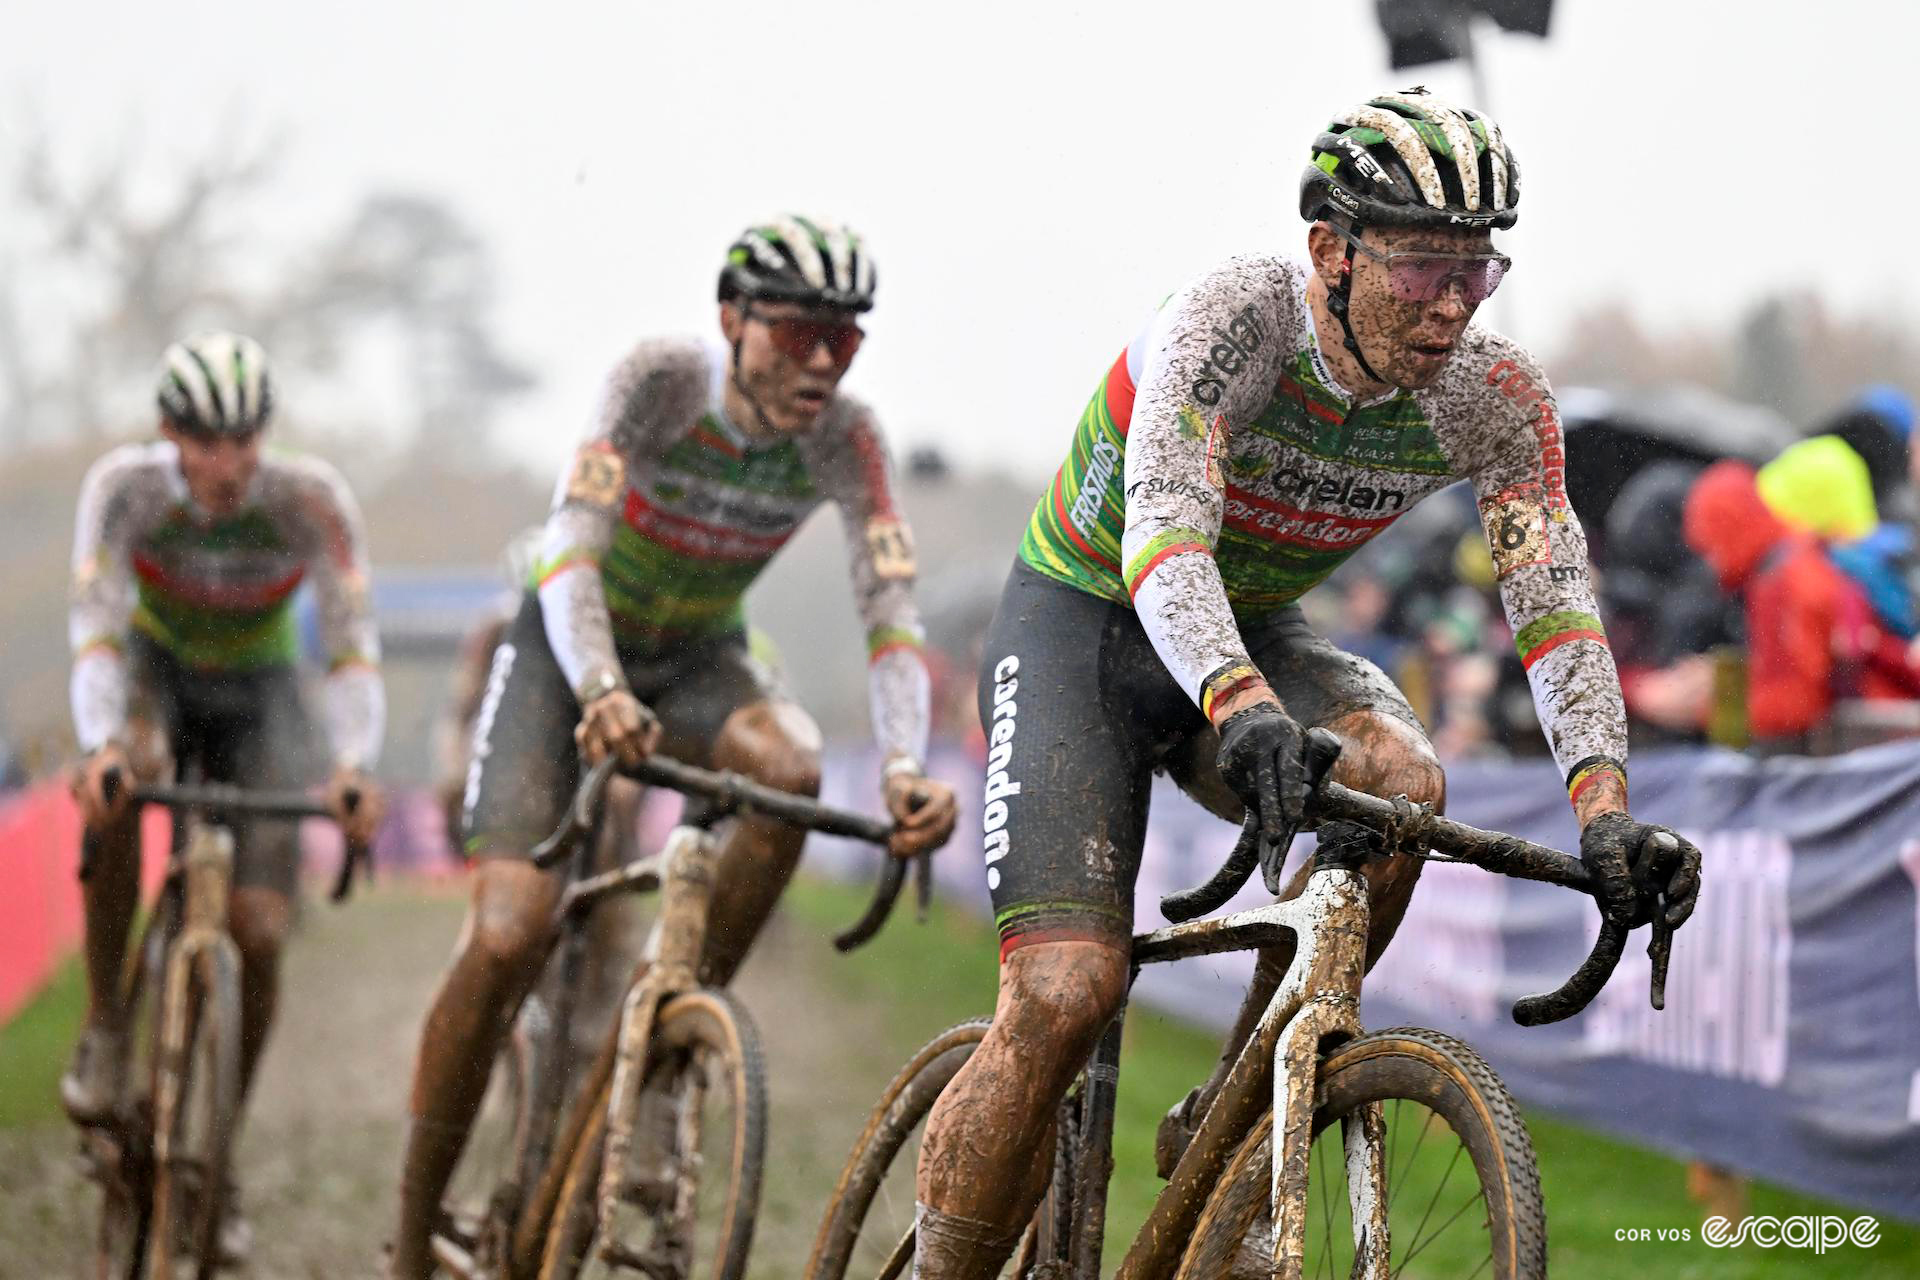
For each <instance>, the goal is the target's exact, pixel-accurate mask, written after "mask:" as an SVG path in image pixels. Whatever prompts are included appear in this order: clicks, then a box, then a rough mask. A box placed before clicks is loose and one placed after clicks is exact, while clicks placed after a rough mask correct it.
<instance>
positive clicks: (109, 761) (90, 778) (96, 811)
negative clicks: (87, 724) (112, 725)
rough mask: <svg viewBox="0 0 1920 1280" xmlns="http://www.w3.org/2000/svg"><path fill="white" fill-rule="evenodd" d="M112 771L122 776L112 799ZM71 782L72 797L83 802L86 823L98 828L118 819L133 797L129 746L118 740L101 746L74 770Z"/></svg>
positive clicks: (81, 810) (82, 808)
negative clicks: (109, 777)
mask: <svg viewBox="0 0 1920 1280" xmlns="http://www.w3.org/2000/svg"><path fill="white" fill-rule="evenodd" d="M110 771H117V772H118V773H119V776H120V787H119V790H118V791H116V792H115V793H114V796H113V799H112V800H111V801H109V800H108V799H107V795H106V786H105V782H106V777H107V774H108V772H110ZM72 785H73V798H74V799H75V800H77V801H79V802H80V816H81V817H82V818H83V819H84V820H85V822H86V824H87V826H89V827H91V828H95V829H98V828H100V827H102V826H105V825H106V824H107V823H109V822H113V821H116V820H118V819H119V818H120V817H121V816H122V815H124V814H125V813H126V811H127V806H128V805H129V804H131V803H132V801H133V764H132V762H131V761H130V760H129V759H128V757H127V750H126V748H125V747H123V746H121V745H120V744H119V743H117V742H109V743H106V744H104V745H103V746H101V747H100V748H98V749H97V750H96V751H94V753H93V754H92V755H90V756H88V757H87V758H86V759H85V760H82V761H81V762H80V765H79V767H78V768H76V769H75V770H74V771H73V784H72Z"/></svg>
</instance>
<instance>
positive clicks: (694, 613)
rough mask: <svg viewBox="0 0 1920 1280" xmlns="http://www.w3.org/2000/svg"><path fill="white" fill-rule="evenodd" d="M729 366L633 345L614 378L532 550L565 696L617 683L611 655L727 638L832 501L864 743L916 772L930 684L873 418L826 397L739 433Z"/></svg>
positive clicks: (692, 350)
mask: <svg viewBox="0 0 1920 1280" xmlns="http://www.w3.org/2000/svg"><path fill="white" fill-rule="evenodd" d="M727 369H728V351H727V349H726V348H725V347H723V346H720V345H718V344H705V343H700V342H695V341H691V340H681V341H673V340H668V341H655V342H647V343H643V344H641V345H640V346H639V347H638V348H636V349H635V350H634V351H633V352H632V353H631V354H630V355H629V356H628V357H627V358H626V359H625V360H623V361H622V362H621V363H620V364H619V366H618V367H616V368H615V369H614V371H613V373H612V375H611V377H610V378H609V379H608V382H607V385H606V388H605V391H604V393H603V395H602V398H601V402H600V405H599V408H598V410H597V411H596V414H595V420H594V423H593V427H592V434H591V436H590V438H589V439H588V440H587V442H586V443H585V444H584V445H582V446H581V447H580V448H579V450H578V451H577V452H576V453H575V455H574V458H573V460H572V462H571V463H570V464H569V465H568V467H567V469H566V471H565V472H564V473H563V474H562V476H561V478H560V483H559V485H558V487H557V488H556V490H555V493H554V505H553V511H552V514H551V516H550V517H549V518H548V521H547V527H546V532H545V535H544V540H543V544H542V548H541V563H540V566H539V568H538V570H537V577H538V587H539V591H540V603H541V605H542V608H543V612H544V616H545V620H546V631H547V637H548V639H549V641H550V643H551V644H552V647H553V652H554V657H555V658H556V659H558V661H559V663H560V667H561V670H562V671H563V672H564V673H565V674H566V677H567V680H568V683H569V684H571V685H572V687H573V688H574V690H575V691H576V693H578V692H580V691H582V690H585V689H588V688H589V687H590V686H591V687H597V686H599V685H601V684H602V683H603V682H605V681H606V680H608V679H611V680H613V681H615V682H618V683H622V684H624V682H625V680H624V676H623V674H622V672H621V655H623V654H624V655H627V656H629V657H632V658H646V657H651V656H655V655H658V654H661V653H664V652H667V651H669V650H672V649H675V648H679V647H682V646H684V645H686V644H688V643H698V642H700V641H701V640H702V639H706V638H718V637H723V636H727V635H731V634H733V633H737V632H739V631H740V630H742V629H743V627H744V625H745V618H744V614H743V611H742V604H741V602H742V598H743V597H744V595H745V594H746V590H747V587H748V586H749V585H750V584H751V583H752V582H753V580H754V579H755V578H757V577H758V576H759V575H760V571H761V570H762V569H763V568H765V567H766V564H767V562H768V561H769V560H771V559H772V558H773V555H774V553H775V552H777V551H778V550H779V549H780V548H781V547H782V546H784V545H785V544H786V541H787V539H788V538H790V537H792V536H793V534H794V532H795V531H796V530H797V529H799V527H800V525H801V522H802V521H804V520H805V519H806V518H807V516H808V515H809V514H810V513H811V512H812V511H813V510H814V508H816V507H818V506H819V505H820V504H822V503H824V502H832V503H834V504H835V505H836V506H838V507H839V508H840V513H841V517H842V520H843V523H844V525H845V529H846V536H847V547H848V558H849V561H850V563H851V568H852V574H853V590H854V598H855V601H856V603H857V605H858V607H859V610H860V616H861V619H862V621H863V622H864V623H865V626H866V632H867V653H868V670H869V680H870V686H871V694H872V702H873V726H874V736H875V738H876V739H877V740H878V741H879V743H880V746H881V748H882V749H883V750H884V751H885V752H886V753H888V754H889V755H902V756H908V757H911V758H912V759H914V760H920V759H922V758H923V757H924V756H925V753H926V740H927V720H928V683H927V670H926V665H925V662H924V661H923V658H922V655H921V639H922V635H921V628H920V621H919V615H918V614H917V612H916V611H915V608H914V604H913V579H914V557H913V544H912V539H911V535H910V533H909V531H908V528H907V524H906V521H905V520H904V519H903V518H902V517H901V514H900V512H899V511H898V510H897V509H896V508H895V506H894V502H893V492H892V485H891V481H890V479H889V476H888V471H889V464H888V459H887V452H886V447H885V446H884V445H883V444H882V442H881V439H880V432H879V428H878V427H877V426H876V425H875V423H874V419H873V415H872V413H871V412H870V411H869V410H868V409H867V408H866V406H864V405H862V404H860V403H859V402H857V401H855V400H853V399H851V398H849V397H847V396H845V395H835V396H833V397H832V398H830V399H829V400H828V402H827V404H826V407H825V408H823V409H822V410H821V411H820V416H819V418H818V419H817V420H816V421H815V423H814V425H813V426H812V427H811V428H809V429H808V430H807V431H805V432H802V433H800V434H798V435H794V436H781V437H778V438H772V439H765V438H760V437H755V436H750V435H748V434H747V433H746V432H744V431H742V430H741V429H740V428H739V427H737V426H735V425H734V424H733V423H732V422H731V421H730V420H729V419H728V417H727V414H726V411H725V408H724V405H723V393H724V389H725V381H724V380H725V378H726V376H727Z"/></svg>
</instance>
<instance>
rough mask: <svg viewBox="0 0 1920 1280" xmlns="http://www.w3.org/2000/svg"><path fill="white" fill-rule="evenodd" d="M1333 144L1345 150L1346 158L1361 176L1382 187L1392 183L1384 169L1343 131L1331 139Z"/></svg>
mask: <svg viewBox="0 0 1920 1280" xmlns="http://www.w3.org/2000/svg"><path fill="white" fill-rule="evenodd" d="M1333 145H1335V146H1336V147H1339V148H1340V150H1342V151H1344V152H1346V154H1347V159H1349V160H1351V161H1353V167H1354V168H1356V169H1358V170H1359V171H1360V176H1361V177H1363V178H1370V179H1372V180H1373V181H1374V182H1376V183H1378V184H1379V185H1381V186H1383V187H1390V186H1392V185H1393V179H1392V178H1390V177H1388V176H1387V171H1386V169H1385V168H1383V167H1382V166H1381V164H1380V162H1379V161H1378V160H1375V159H1374V158H1373V156H1372V155H1371V154H1370V153H1369V152H1368V151H1367V149H1366V148H1365V147H1363V146H1361V145H1360V144H1359V143H1358V142H1356V141H1355V140H1354V139H1353V138H1352V137H1350V136H1348V135H1347V134H1344V133H1343V134H1341V135H1339V136H1338V137H1336V138H1335V139H1334V140H1333Z"/></svg>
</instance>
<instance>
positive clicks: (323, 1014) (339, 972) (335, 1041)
mask: <svg viewBox="0 0 1920 1280" xmlns="http://www.w3.org/2000/svg"><path fill="white" fill-rule="evenodd" d="M462 905H463V904H462V899H461V898H460V897H459V896H458V890H457V889H453V890H447V891H442V892H437V893H429V892H425V891H422V890H419V889H417V888H416V889H411V890H406V889H387V890H384V891H380V892H375V893H370V894H365V895H363V896H362V897H361V898H359V899H358V900H356V901H355V902H354V903H353V904H351V906H350V907H349V908H348V909H344V910H335V909H332V908H330V907H328V906H326V905H324V904H319V903H316V904H313V905H312V906H311V909H310V910H309V911H308V912H307V918H306V923H305V925H304V927H303V929H302V932H301V934H300V935H299V937H298V938H297V940H296V943H295V945H294V946H293V947H292V949H291V950H290V952H289V954H288V957H287V962H286V988H285V994H284V999H283V1004H282V1009H283V1011H284V1013H283V1021H282V1023H281V1025H280V1027H279V1029H278V1031H277V1033H276V1036H275V1040H274V1042H273V1043H272V1045H271V1046H270V1047H269V1049H268V1053H267V1058H266V1060H265V1062H264V1064H263V1066H262V1068H261V1078H260V1081H259V1085H258V1089H257V1094H256V1097H255V1100H254V1103H253V1106H252V1109H251V1115H250V1118H249V1121H248V1127H247V1130H246V1132H245V1134H244V1137H243V1139H242V1143H241V1148H240V1173H241V1180H242V1185H243V1186H244V1187H245V1189H246V1205H247V1209H248V1213H249V1215H250V1216H251V1218H252V1219H253V1222H254V1226H255V1229H256V1233H257V1244H256V1248H255V1257H254V1261H253V1265H252V1266H251V1267H250V1268H249V1269H248V1272H247V1273H246V1274H248V1275H250V1276H253V1277H270V1278H274V1280H278V1278H279V1277H290V1278H291V1277H298V1278H301V1280H305V1278H307V1277H311V1278H313V1280H320V1278H322V1277H325V1278H327V1280H334V1278H336V1277H349V1276H351V1277H370V1276H374V1275H376V1274H377V1270H378V1259H379V1250H380V1246H381V1244H382V1242H384V1241H385V1239H386V1238H387V1233H388V1232H389V1230H390V1228H391V1218H392V1203H393V1195H394V1187H395V1184H396V1180H397V1176H398V1162H399V1152H400V1140H401V1121H402V1115H403V1112H404V1108H405V1098H406V1090H407V1083H408V1076H409V1072H410V1070H411V1063H412V1056H413V1051H414V1048H415V1044H416V1038H417V1035H418V1032H419V1026H420V1019H421V1016H422V1014H423V1012H424V1010H425V1006H426V1001H427V998H428V995H429V993H430V992H431V990H432V988H433V985H434V982H435V980H436V978H437V977H438V975H439V973H440V970H441V967H442V965H443V964H444V963H445V961H446V958H447V956H448V954H449V952H450V950H451V947H452V944H453V939H454V934H455V931H456V929H457V927H458V925H459V921H460V916H461V910H462ZM829 932H830V929H829V928H828V926H826V925H825V924H822V923H819V922H817V921H814V922H805V921H802V920H799V919H795V918H791V917H784V916H783V917H782V918H779V919H776V920H775V922H774V923H773V924H772V925H771V926H770V927H769V931H768V933H767V935H766V937H765V938H764V939H763V940H762V943H761V947H760V949H759V950H758V951H757V952H756V953H755V954H754V956H753V957H752V959H751V960H750V961H749V963H748V965H747V967H746V969H745V971H744V973H743V974H742V978H741V981H740V982H739V984H738V987H737V989H738V991H739V994H740V995H741V996H742V998H743V999H744V1000H745V1001H746V1003H747V1005H748V1007H749V1008H750V1009H751V1010H752V1011H753V1013H754V1015H755V1017H756V1020H757V1021H758V1023H759V1025H760V1027H761V1029H762V1033H763V1038H764V1040H765V1042H766V1048H767V1055H768V1060H769V1061H768V1065H769V1080H770V1097H771V1102H772V1116H773V1120H772V1126H771V1129H770V1134H769V1151H768V1165H767V1169H768V1178H767V1185H766V1190H765V1193H764V1197H763V1201H762V1212H761V1219H760V1228H759V1232H758V1235H757V1239H756V1245H755V1250H754V1252H755V1258H756V1265H755V1267H754V1269H753V1273H752V1274H753V1275H754V1276H755V1277H767V1278H768V1280H771V1278H772V1277H792V1276H795V1275H798V1274H799V1271H800V1268H801V1265H802V1264H803V1263H804V1261H805V1256H806V1251H807V1248H808V1246H809V1245H810V1243H811V1240H812V1235H813V1231H814V1227H815V1225H816V1223H817V1221H818V1217H819V1214H820V1211H821V1208H822V1205H823V1202H824V1198H825V1196H826V1194H827V1192H828V1190H829V1189H830V1188H831V1186H832V1184H833V1180H834V1178H835V1176H836V1175H837V1173H838V1171H839V1167H840V1162H841V1161H842V1160H843V1159H844V1157H845V1154H846V1150H847V1147H848V1145H849V1144H850V1142H851V1141H852V1138H853V1136H854V1135H855V1134H856V1133H857V1132H858V1129H859V1126H860V1124H861V1122H862V1120H863V1119H864V1117H865V1113H866V1108H867V1107H868V1106H869V1105H870V1104H871V1102H872V1100H873V1098H874V1097H875V1096H876V1095H877V1094H878V1093H879V1091H880V1089H881V1088H882V1086H884V1084H885V1083H886V1080H887V1078H888V1077H889V1075H890V1074H891V1072H892V1070H893V1068H894V1067H895V1066H897V1065H898V1063H899V1061H900V1059H901V1058H902V1057H903V1056H904V1055H905V1052H906V1051H907V1050H908V1049H909V1048H910V1047H911V1046H912V1045H914V1044H917V1043H919V1042H921V1041H922V1040H924V1039H925V1038H926V1037H927V1036H928V1035H930V1034H931V1033H932V1032H933V1031H934V1030H937V1027H936V1026H935V1025H934V1024H933V1023H931V1022H926V1020H925V1019H920V1020H918V1021H916V1020H914V1019H913V1018H911V1017H906V1018H903V1017H902V1016H901V1013H900V1011H899V1010H898V1009H897V1008H896V1009H895V1010H893V1011H892V1013H891V1017H890V1018H885V1017H883V1014H884V1013H886V1012H887V1010H886V1007H885V1002H879V1001H874V1000H871V999H863V998H862V996H861V994H860V992H861V989H862V988H863V987H864V986H865V984H864V983H860V982H850V981H846V980H845V979H847V978H848V977H849V976H850V975H849V971H848V969H847V967H846V966H847V965H848V964H849V962H848V961H844V960H840V959H839V958H838V957H836V955H835V954H834V952H833V950H832V948H831V947H830V946H829V945H828V942H827V934H828V933H829ZM982 963H983V965H985V966H987V970H988V972H989V973H990V971H991V965H992V957H991V952H990V951H989V952H987V953H986V954H985V956H984V957H983V961H982ZM990 981H991V979H990V978H989V979H988V982H989V983H990ZM987 989H988V990H991V987H990V986H989V987H988V988H987ZM923 1022H925V1023H926V1024H925V1025H921V1023H923ZM97 1200H98V1196H97V1193H96V1192H95V1191H94V1189H93V1187H92V1185H91V1184H90V1183H88V1182H87V1181H86V1180H85V1179H84V1178H83V1177H82V1176H81V1172H80V1168H79V1164H78V1161H77V1159H76V1156H75V1143H74V1140H73V1136H72V1133H71V1131H70V1130H69V1129H68V1128H67V1127H66V1126H65V1125H64V1124H63V1123H59V1122H53V1121H49V1122H48V1123H46V1124H43V1125H39V1126H36V1127H32V1128H26V1129H15V1130H0V1277H4V1280H41V1278H42V1277H67V1276H75V1277H78V1276H81V1275H84V1274H86V1271H85V1267H86V1262H87V1259H88V1256H89V1255H88V1249H87V1244H88V1242H89V1240H90V1238H91V1232H92V1229H93V1219H94V1214H95V1211H96V1204H97Z"/></svg>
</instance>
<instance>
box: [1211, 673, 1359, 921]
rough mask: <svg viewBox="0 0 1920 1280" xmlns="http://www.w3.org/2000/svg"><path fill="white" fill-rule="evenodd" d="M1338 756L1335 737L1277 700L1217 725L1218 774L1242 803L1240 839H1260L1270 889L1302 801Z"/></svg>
mask: <svg viewBox="0 0 1920 1280" xmlns="http://www.w3.org/2000/svg"><path fill="white" fill-rule="evenodd" d="M1339 754H1340V740H1339V739H1338V738H1336V737H1334V736H1333V735H1332V734H1330V733H1326V732H1323V731H1316V732H1314V733H1311V734H1310V733H1308V732H1307V731H1306V730H1304V729H1302V728H1301V727H1300V725H1299V723H1298V722H1297V721H1295V720H1294V719H1293V717H1292V716H1289V715H1288V714H1287V713H1286V712H1285V711H1283V710H1281V709H1280V705H1279V703H1277V702H1257V703H1255V704H1254V705H1252V706H1250V707H1247V708H1245V709H1244V710H1240V711H1236V712H1234V713H1233V714H1232V715H1231V716H1229V717H1227V721H1226V723H1225V724H1223V725H1221V726H1220V755H1219V757H1218V764H1219V769H1220V777H1221V779H1222V780H1223V781H1225V782H1226V784H1227V785H1228V786H1229V787H1231V788H1232V789H1233V792H1234V794H1235V795H1237V796H1239V797H1240V801H1241V803H1242V804H1244V805H1245V806H1246V809H1247V817H1246V821H1245V823H1244V824H1243V825H1242V827H1241V835H1240V838H1241V840H1242V841H1246V840H1250V839H1257V840H1258V841H1259V842H1260V868H1261V871H1262V872H1263V873H1264V876H1265V879H1266V882H1267V888H1268V891H1269V892H1274V893H1277V892H1279V881H1280V868H1281V865H1282V864H1283V863H1284V862H1285V861H1286V857H1287V848H1288V846H1290V845H1291V844H1292V843H1293V837H1294V833H1295V832H1297V831H1298V830H1299V829H1300V824H1301V823H1302V822H1304V821H1305V820H1306V816H1307V802H1308V801H1309V800H1310V799H1311V798H1312V796H1313V789H1314V788H1315V787H1317V786H1319V785H1320V781H1321V779H1322V778H1324V777H1326V776H1327V771H1328V770H1329V769H1331V768H1332V767H1333V762H1334V759H1335V758H1336V757H1338V756H1339Z"/></svg>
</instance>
